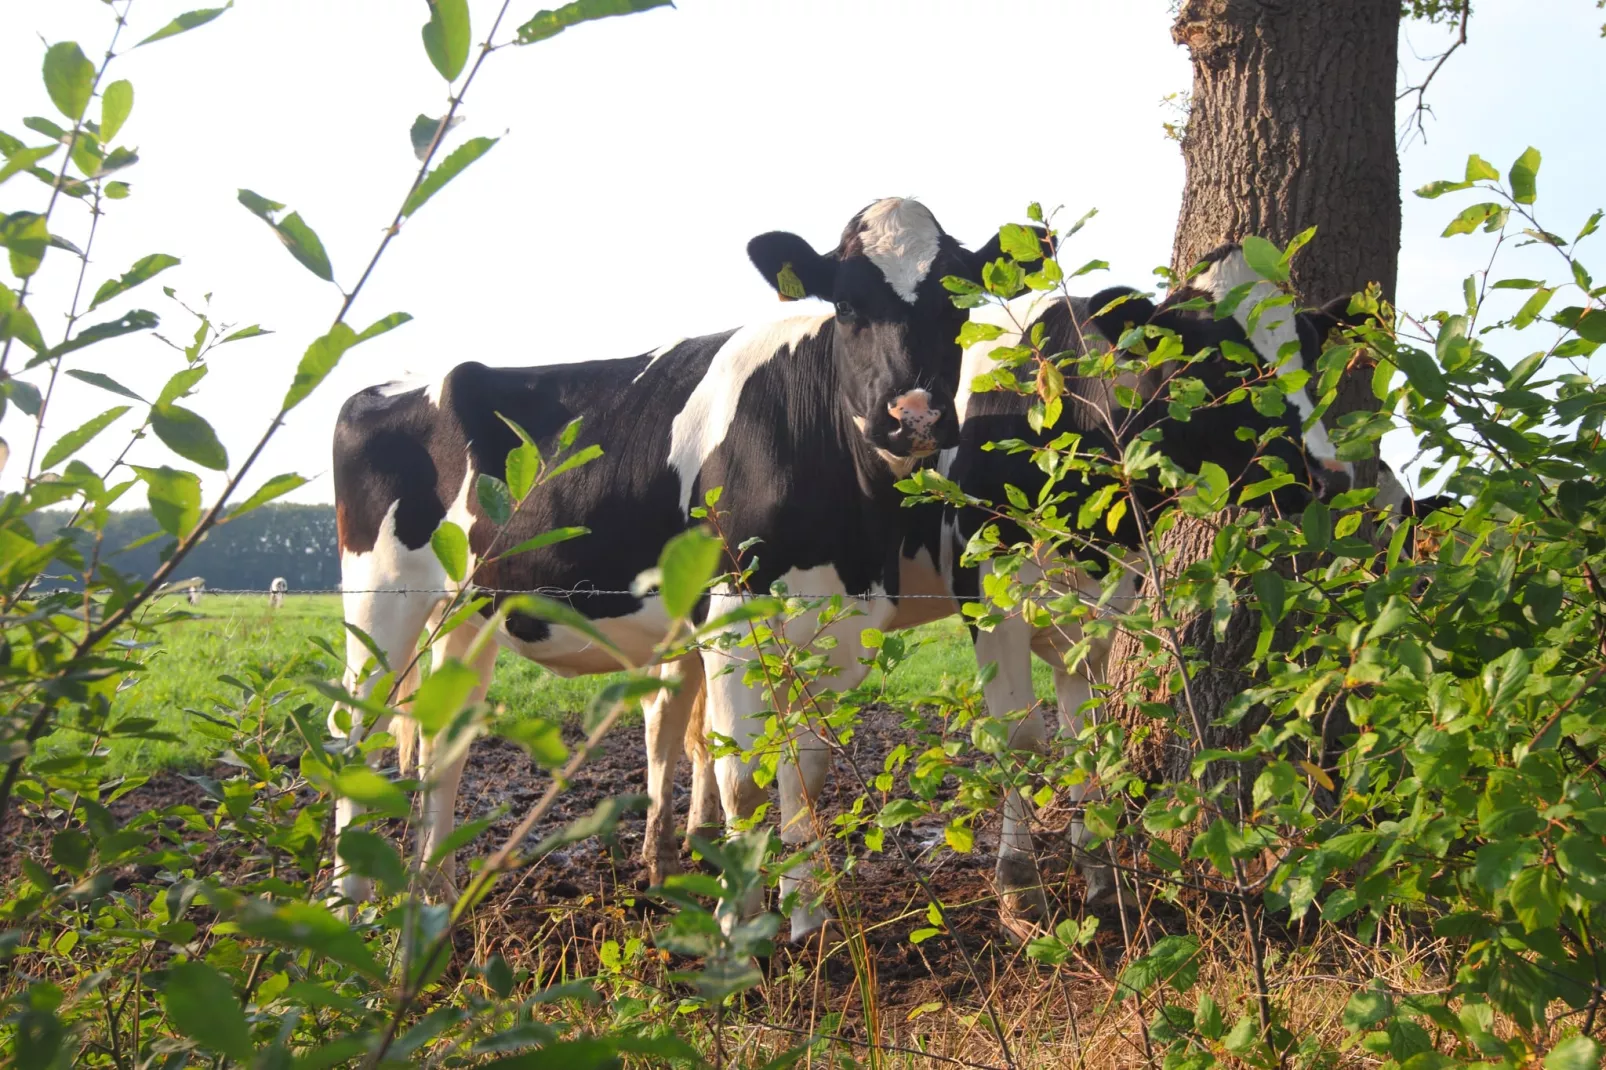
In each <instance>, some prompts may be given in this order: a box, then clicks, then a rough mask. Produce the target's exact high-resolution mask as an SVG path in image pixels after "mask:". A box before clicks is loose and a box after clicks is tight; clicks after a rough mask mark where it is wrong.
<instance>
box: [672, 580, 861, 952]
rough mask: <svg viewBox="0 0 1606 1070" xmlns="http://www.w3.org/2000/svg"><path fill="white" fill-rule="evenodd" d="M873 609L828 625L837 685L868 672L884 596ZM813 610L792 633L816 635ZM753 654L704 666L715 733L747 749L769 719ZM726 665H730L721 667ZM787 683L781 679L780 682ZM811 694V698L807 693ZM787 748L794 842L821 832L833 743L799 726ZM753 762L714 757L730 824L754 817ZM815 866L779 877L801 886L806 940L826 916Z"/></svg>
mask: <svg viewBox="0 0 1606 1070" xmlns="http://www.w3.org/2000/svg"><path fill="white" fill-rule="evenodd" d="M791 579H793V580H794V581H795V582H793V583H792V586H793V588H794V589H796V590H808V591H811V592H812V591H826V590H829V589H830V588H829V586H827V585H828V584H832V583H834V582H836V577H835V572H834V570H826V569H819V570H810V572H809V573H807V574H797V575H796V576H794V577H791ZM722 601H724V600H723V599H721V598H716V599H714V603H715V604H713V605H711V606H710V608H709V614H710V616H713V615H716V614H718V613H721V612H724V611H725V610H726V609H728V608H731V607H730V606H724V605H720V604H719V603H721V602H722ZM861 608H863V609H865V610H867V611H868V612H870V613H871V614H873V615H871V616H857V617H848V618H845V619H843V620H841V621H838V622H837V623H835V624H833V625H832V626H831V627H830V628H829V629H827V631H829V632H830V633H831V634H832V635H834V636H835V637H836V639H837V645H836V646H835V647H834V648H833V649H831V650H830V651H829V652H828V656H829V657H830V660H831V663H832V664H833V665H834V666H836V667H837V669H838V673H837V675H835V676H832V677H830V678H828V679H827V680H824V681H822V683H823V685H824V686H825V687H829V688H832V689H836V688H846V687H852V686H854V685H855V684H857V683H858V682H859V681H860V680H862V679H863V678H864V674H865V672H866V671H867V669H866V667H865V666H864V665H862V664H860V662H859V658H860V657H861V656H864V655H865V654H866V651H865V650H864V648H863V647H862V646H861V645H860V643H859V634H860V632H861V631H862V630H863V629H865V628H869V627H880V626H881V625H883V624H885V623H886V619H887V618H889V617H890V610H889V607H888V606H887V605H886V604H885V603H879V602H872V603H868V604H861ZM817 630H818V629H817V625H816V622H815V619H814V614H812V613H811V614H806V615H804V616H802V617H800V618H799V619H797V620H796V621H793V622H790V623H789V624H788V626H787V634H788V635H790V636H792V637H794V638H796V637H798V636H811V635H813V634H815V632H816V631H817ZM753 656H754V652H753V651H752V650H747V649H740V648H733V649H731V650H730V651H709V652H708V653H707V654H705V656H704V663H703V664H704V670H705V671H706V673H707V674H708V719H709V723H710V727H711V728H712V730H713V731H714V732H716V733H719V734H721V735H725V736H730V737H731V738H733V739H734V740H735V741H736V743H737V745H738V746H740V747H742V748H744V749H747V748H751V747H752V746H753V743H754V741H755V740H757V739H758V738H759V737H760V736H761V735H762V734H763V732H764V721H765V718H766V716H767V715H768V713H769V711H770V710H771V708H772V707H771V703H770V700H769V697H768V696H767V695H766V694H765V693H764V688H763V687H762V686H754V687H751V688H750V687H747V686H746V685H744V684H743V683H742V675H743V669H744V667H745V665H746V663H747V662H748V660H749V659H751V658H752V657H753ZM726 665H730V666H732V669H731V671H730V672H727V673H723V674H721V673H720V671H719V670H720V669H721V668H722V667H724V666H726ZM783 690H784V685H783ZM804 701H807V699H804ZM783 746H784V747H785V748H786V750H785V751H784V752H783V756H782V760H781V762H780V764H779V768H778V770H777V778H776V779H777V786H778V787H779V789H780V795H781V840H782V841H783V842H784V843H786V844H788V845H789V846H796V845H799V844H804V843H808V842H809V841H811V840H813V839H815V838H816V829H815V827H814V821H813V808H814V805H815V804H816V803H817V802H818V800H819V798H820V794H821V792H822V791H823V790H824V787H825V777H826V773H827V771H828V770H829V768H830V751H829V750H828V748H827V747H826V744H825V742H824V741H823V740H821V739H820V738H819V737H818V736H817V735H815V734H814V732H813V731H811V730H809V729H806V728H800V729H799V730H798V731H797V733H796V734H795V735H794V737H793V738H792V739H791V740H788V741H787V742H785V743H784V744H783ZM753 764H754V763H751V762H743V761H742V759H741V757H740V756H739V755H727V756H725V757H723V758H720V759H718V761H717V762H716V763H715V767H714V770H715V777H716V779H717V780H718V782H719V792H720V802H721V803H722V804H723V805H724V809H725V817H726V822H727V825H728V826H733V825H734V823H735V821H736V820H738V819H742V818H747V817H750V816H751V815H752V813H753V811H754V810H755V809H757V807H758V804H759V803H760V802H762V801H763V800H764V798H765V792H764V791H763V790H762V789H760V788H758V787H757V785H756V784H754V783H753V776H752V772H753ZM813 868H814V866H813V864H812V863H811V862H809V861H807V860H805V861H803V862H800V863H799V864H798V865H796V866H794V867H793V868H792V869H791V870H790V871H788V872H787V873H786V874H785V875H784V876H783V877H782V878H781V896H782V898H783V899H784V898H785V897H786V896H788V895H790V894H792V893H794V892H795V893H797V899H796V901H795V903H794V905H793V908H792V918H791V920H792V939H793V941H801V940H804V939H806V938H807V937H809V936H810V935H812V934H813V933H814V932H816V931H817V930H818V929H819V928H820V926H821V925H823V924H824V923H825V922H826V921H827V920H828V914H827V913H826V912H825V911H824V910H823V909H821V908H820V907H818V906H816V905H814V904H813V902H812V900H813V899H814V898H816V892H815V890H814V889H815V882H814V881H813V880H812V878H811V871H812V870H813ZM760 905H761V904H760V903H759V902H757V901H756V900H754V901H749V902H748V903H745V904H743V906H744V911H743V913H744V915H751V914H753V913H756V912H757V910H758V909H759V907H760Z"/></svg>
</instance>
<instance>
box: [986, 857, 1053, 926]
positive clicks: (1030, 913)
mask: <svg viewBox="0 0 1606 1070" xmlns="http://www.w3.org/2000/svg"><path fill="white" fill-rule="evenodd" d="M997 884H998V920H999V923H1000V924H1001V925H1003V927H1004V932H1005V933H1007V934H1008V935H1009V937H1010V939H1011V940H1013V941H1014V942H1015V943H1016V944H1024V943H1027V942H1028V941H1030V940H1033V939H1035V938H1037V937H1039V936H1042V935H1043V934H1044V933H1045V932H1047V931H1048V921H1049V916H1050V913H1049V907H1048V896H1047V895H1046V894H1044V892H1043V882H1042V879H1041V878H1040V877H1039V876H1038V874H1037V867H1036V866H1035V865H1034V864H1033V863H1032V861H1031V860H1030V859H1027V858H1000V859H999V860H998V871H997Z"/></svg>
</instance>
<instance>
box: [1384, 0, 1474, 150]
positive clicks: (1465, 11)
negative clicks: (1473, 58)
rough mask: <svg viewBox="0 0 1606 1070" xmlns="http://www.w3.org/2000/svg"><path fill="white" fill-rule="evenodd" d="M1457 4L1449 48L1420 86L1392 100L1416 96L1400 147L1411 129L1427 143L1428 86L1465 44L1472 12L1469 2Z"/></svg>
mask: <svg viewBox="0 0 1606 1070" xmlns="http://www.w3.org/2000/svg"><path fill="white" fill-rule="evenodd" d="M1457 2H1458V3H1459V5H1460V18H1459V20H1458V23H1457V26H1456V37H1455V40H1454V41H1452V42H1450V47H1449V48H1447V49H1445V50H1444V51H1443V52H1441V53H1439V55H1438V57H1437V58H1436V61H1435V62H1434V64H1433V66H1432V68H1431V69H1429V71H1428V74H1427V77H1426V78H1424V79H1422V81H1421V83H1420V84H1418V85H1411V86H1406V87H1405V88H1404V89H1402V90H1401V91H1400V93H1399V95H1398V96H1396V97H1395V98H1394V101H1395V103H1399V102H1400V101H1402V100H1404V99H1405V98H1406V97H1409V96H1411V95H1412V94H1413V93H1414V94H1415V95H1416V103H1415V104H1414V105H1413V106H1412V108H1411V114H1410V115H1408V116H1407V117H1406V119H1405V125H1404V127H1403V129H1402V130H1401V132H1400V145H1401V146H1402V147H1403V146H1404V145H1406V144H1408V143H1409V142H1410V140H1411V130H1412V128H1413V127H1414V128H1415V129H1416V132H1417V133H1418V134H1420V135H1421V137H1422V143H1423V144H1426V143H1427V140H1428V131H1427V127H1426V126H1424V125H1423V120H1425V119H1426V118H1427V116H1429V115H1431V114H1432V113H1433V109H1432V108H1431V107H1430V106H1429V105H1428V103H1427V92H1428V86H1430V85H1432V84H1433V79H1434V77H1435V76H1436V75H1437V74H1438V73H1439V71H1440V70H1441V69H1442V68H1443V67H1444V64H1445V61H1446V60H1448V59H1449V58H1450V57H1451V56H1452V55H1454V54H1455V50H1456V49H1458V48H1460V47H1461V46H1462V45H1464V44H1466V43H1467V17H1468V16H1469V15H1470V14H1471V12H1472V3H1471V0H1457Z"/></svg>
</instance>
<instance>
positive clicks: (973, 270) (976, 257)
mask: <svg viewBox="0 0 1606 1070" xmlns="http://www.w3.org/2000/svg"><path fill="white" fill-rule="evenodd" d="M1026 229H1027V230H1029V231H1031V232H1032V233H1033V234H1036V235H1037V241H1038V244H1040V245H1041V246H1042V247H1043V255H1045V256H1053V255H1054V241H1053V239H1052V238H1050V237H1049V236H1048V231H1046V230H1044V229H1043V228H1042V227H1027V228H1026ZM960 252H961V253H963V254H964V258H965V266H966V269H967V273H966V275H965V277H966V278H968V279H969V280H970V281H971V282H978V283H979V282H981V269H982V268H983V267H985V266H986V265H988V264H991V263H992V262H993V261H994V260H997V259H998V258H999V257H1001V256H1003V255H1004V242H1003V237H1002V236H1001V235H999V234H994V235H993V236H992V237H991V238H988V239H987V241H986V242H985V243H983V245H982V247H981V248H980V249H977V250H976V251H975V252H971V251H970V250H969V249H961V250H960Z"/></svg>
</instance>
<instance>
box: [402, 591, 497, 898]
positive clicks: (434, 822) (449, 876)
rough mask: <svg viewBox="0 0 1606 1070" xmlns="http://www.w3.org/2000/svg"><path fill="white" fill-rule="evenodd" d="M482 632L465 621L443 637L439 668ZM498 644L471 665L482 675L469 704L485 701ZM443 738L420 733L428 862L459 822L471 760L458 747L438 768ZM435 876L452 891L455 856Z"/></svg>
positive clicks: (423, 851) (437, 650)
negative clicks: (461, 788) (462, 786)
mask: <svg viewBox="0 0 1606 1070" xmlns="http://www.w3.org/2000/svg"><path fill="white" fill-rule="evenodd" d="M478 634H479V628H477V627H475V626H474V624H472V623H469V624H462V625H459V626H458V627H457V628H456V629H454V630H453V631H452V632H451V634H449V635H447V636H445V637H443V638H441V639H439V640H437V641H436V643H435V647H434V650H433V651H432V653H433V655H434V659H435V668H437V669H439V668H440V667H441V666H442V665H443V664H445V663H446V659H447V658H455V659H457V660H458V661H463V660H464V659H465V658H467V656H468V648H469V645H470V644H471V643H473V642H474V638H475V636H477V635H478ZM496 651H497V646H496V643H494V642H490V643H486V644H485V648H484V649H483V650H481V651H480V653H479V656H478V657H477V658H475V659H474V661H473V662H472V663H470V664H469V668H471V669H473V670H474V673H475V675H476V676H478V677H479V679H478V682H477V683H475V685H474V689H473V690H472V691H470V692H469V696H468V701H467V703H466V705H470V706H472V705H473V704H475V703H477V702H484V701H485V693H486V692H487V691H489V690H490V688H491V678H492V676H493V675H494V673H495V669H496ZM441 743H442V740H441V739H440V737H439V736H437V737H436V738H435V739H424V738H422V735H420V739H419V752H418V769H419V777H420V779H421V780H422V781H423V782H424V784H425V785H426V786H427V787H426V790H425V793H424V797H423V800H422V804H421V807H420V814H419V824H418V852H419V855H420V857H421V858H422V859H423V860H424V861H425V862H427V861H428V860H429V859H430V857H431V856H433V855H434V853H435V850H436V848H438V847H439V846H440V845H441V844H443V843H445V842H446V839H447V837H449V836H450V835H451V834H452V830H453V828H455V827H456V824H457V788H458V785H459V784H460V783H462V780H463V766H464V765H466V764H467V763H468V748H466V747H464V748H461V749H458V750H457V757H456V758H454V759H453V760H452V761H451V763H450V764H449V765H446V766H442V767H437V765H436V761H435V754H436V751H437V749H438V748H439V747H440V745H441ZM432 879H434V880H438V881H439V885H440V887H439V888H438V889H437V890H438V891H441V892H448V891H450V890H451V889H454V888H455V887H456V881H457V860H456V858H455V857H454V856H453V855H447V856H445V857H444V858H442V859H441V860H440V863H439V868H438V869H437V870H436V872H435V874H434V875H433V877H432Z"/></svg>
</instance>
